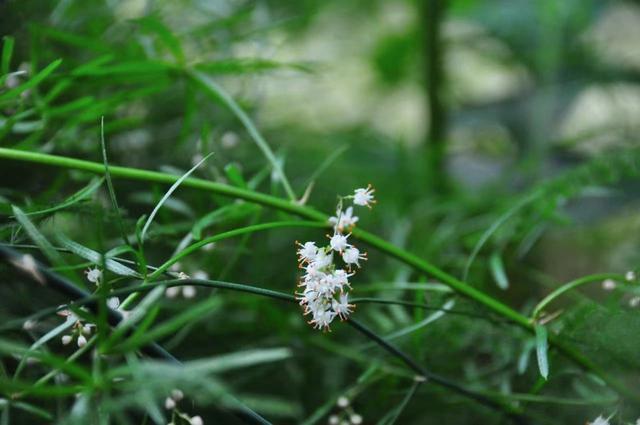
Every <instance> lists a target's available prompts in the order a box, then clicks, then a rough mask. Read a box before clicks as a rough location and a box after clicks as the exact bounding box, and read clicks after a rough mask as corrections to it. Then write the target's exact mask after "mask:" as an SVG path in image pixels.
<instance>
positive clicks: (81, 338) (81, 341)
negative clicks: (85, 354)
mask: <svg viewBox="0 0 640 425" xmlns="http://www.w3.org/2000/svg"><path fill="white" fill-rule="evenodd" d="M77 342H78V347H80V348H82V347H84V346H85V345H87V338H85V337H84V335H78V341H77Z"/></svg>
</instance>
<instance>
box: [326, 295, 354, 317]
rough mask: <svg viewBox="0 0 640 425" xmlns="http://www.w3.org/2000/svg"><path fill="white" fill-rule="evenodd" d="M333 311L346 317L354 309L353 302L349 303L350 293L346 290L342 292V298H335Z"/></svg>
mask: <svg viewBox="0 0 640 425" xmlns="http://www.w3.org/2000/svg"><path fill="white" fill-rule="evenodd" d="M331 306H332V308H333V311H334V312H335V313H336V314H337V315H338V316H339V317H340V318H341V319H342V320H344V319H346V318H347V316H348V315H349V313H351V312H352V311H353V307H354V306H353V304H349V295H348V294H347V293H346V292H343V293H341V294H340V300H339V301H337V300H335V299H334V300H333V301H332V304H331Z"/></svg>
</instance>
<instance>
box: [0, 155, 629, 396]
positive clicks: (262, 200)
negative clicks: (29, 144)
mask: <svg viewBox="0 0 640 425" xmlns="http://www.w3.org/2000/svg"><path fill="white" fill-rule="evenodd" d="M0 158H5V159H12V160H17V161H26V162H31V163H40V164H45V165H49V166H55V167H61V168H69V169H76V170H84V171H88V172H91V173H95V174H100V175H101V174H103V173H104V166H103V164H98V163H95V162H91V161H84V160H80V159H74V158H68V157H62V156H56V155H49V154H44V153H39V152H28V151H21V150H17V149H7V148H0ZM109 169H110V171H111V177H113V178H126V179H131V180H141V181H149V182H155V183H164V184H173V183H175V182H176V181H177V180H178V178H179V177H178V176H174V175H171V174H165V173H160V172H156V171H147V170H139V169H135V168H128V167H118V166H111V167H109ZM182 185H183V186H185V187H192V188H195V189H201V190H207V191H211V192H214V193H217V194H220V195H224V196H229V197H232V198H238V199H244V200H246V201H249V202H253V203H256V204H260V205H264V206H267V207H271V208H275V209H278V210H281V211H286V212H289V213H291V214H294V215H297V216H299V217H303V218H307V219H310V220H315V221H319V222H321V223H326V224H327V226H328V223H327V219H328V217H327V215H325V214H323V213H321V212H319V211H317V210H315V209H312V208H310V207H307V206H303V205H299V204H297V203H294V202H290V201H287V200H283V199H280V198H277V197H275V196H270V195H267V194H263V193H259V192H254V191H251V190H247V189H242V188H238V187H234V186H229V185H226V184H222V183H216V182H210V181H207V180H202V179H197V178H188V179H186V180H185V181H184V182H183V183H182ZM353 235H354V236H355V237H356V238H358V239H360V240H362V241H363V242H366V243H368V244H369V245H370V246H372V247H374V248H376V249H378V250H380V251H381V252H384V253H386V254H388V255H390V256H392V257H394V258H396V259H398V260H400V261H402V262H403V263H405V264H408V265H410V266H412V267H414V268H415V269H416V270H419V271H421V272H423V273H426V274H427V275H430V276H432V277H434V278H436V279H437V280H439V281H440V282H442V283H444V284H446V285H448V286H449V287H451V288H452V289H454V290H455V291H457V292H458V293H460V294H461V295H463V296H466V297H468V298H471V299H472V300H474V301H476V302H478V303H480V304H482V305H484V306H485V307H487V308H488V309H489V310H491V311H493V312H494V313H497V314H498V315H500V316H502V317H505V318H507V319H509V320H510V321H512V322H514V323H515V324H517V325H519V326H520V327H522V328H523V329H525V330H527V331H528V332H531V333H533V324H532V323H531V321H530V320H529V318H527V317H526V316H524V315H522V314H520V313H518V312H517V311H515V310H513V309H512V308H511V307H509V306H507V305H505V304H503V303H502V302H500V301H498V300H496V299H494V298H492V297H491V296H489V295H487V294H485V293H484V292H482V291H480V290H478V289H475V288H473V287H472V286H470V285H468V284H467V283H465V282H462V281H460V280H458V279H457V278H455V277H454V276H452V275H450V274H448V273H446V272H444V271H443V270H440V269H439V268H437V267H436V266H434V265H432V264H430V263H428V262H427V261H425V260H423V259H421V258H420V257H418V256H416V255H414V254H412V253H410V252H407V251H405V250H403V249H401V248H398V247H396V246H394V245H393V244H391V243H389V242H387V241H385V240H383V239H381V238H379V237H378V236H375V235H373V234H371V233H368V232H366V231H364V230H362V229H354V231H353ZM549 343H550V344H551V345H552V346H554V347H556V348H557V349H558V350H560V351H561V352H562V353H563V354H564V355H565V356H566V357H568V358H569V359H571V360H572V361H574V362H575V363H577V364H579V365H581V366H582V367H583V368H585V369H586V370H589V371H591V372H593V373H595V374H596V375H598V376H599V377H600V378H601V379H603V380H604V381H605V382H607V383H608V384H609V385H610V386H611V387H612V388H614V389H615V390H616V391H617V392H618V393H620V394H624V395H625V396H626V397H628V398H631V399H634V400H638V401H640V395H638V394H636V393H635V392H634V391H631V390H629V389H628V388H626V386H625V385H622V384H621V383H620V382H618V381H617V380H616V379H614V378H612V377H610V376H608V375H607V374H606V373H604V371H603V370H602V369H600V368H598V367H596V366H595V365H594V364H593V363H592V362H591V361H590V360H589V359H587V358H586V357H584V356H583V355H582V354H581V353H579V352H578V351H576V350H575V349H573V348H572V347H570V346H568V345H566V344H565V343H564V342H562V341H560V340H559V339H558V338H556V337H555V336H554V335H549Z"/></svg>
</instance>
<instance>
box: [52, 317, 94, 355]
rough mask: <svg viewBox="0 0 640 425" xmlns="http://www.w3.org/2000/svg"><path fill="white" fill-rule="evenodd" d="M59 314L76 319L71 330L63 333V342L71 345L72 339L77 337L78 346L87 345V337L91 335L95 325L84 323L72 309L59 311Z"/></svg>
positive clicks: (68, 318) (70, 319) (69, 318)
mask: <svg viewBox="0 0 640 425" xmlns="http://www.w3.org/2000/svg"><path fill="white" fill-rule="evenodd" d="M58 315H60V316H62V317H66V318H67V320H69V321H74V322H73V325H72V326H71V332H70V333H68V334H65V335H62V338H61V340H62V344H63V345H69V344H70V343H71V341H73V340H74V339H75V340H76V343H77V344H78V347H80V348H82V347H84V346H85V345H87V337H88V336H91V332H92V330H93V329H92V328H93V325H92V324H90V323H86V324H85V323H82V320H80V318H79V317H78V316H76V315H75V313H73V312H72V311H70V310H62V311H59V312H58Z"/></svg>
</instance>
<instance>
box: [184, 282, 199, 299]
mask: <svg viewBox="0 0 640 425" xmlns="http://www.w3.org/2000/svg"><path fill="white" fill-rule="evenodd" d="M182 296H183V297H185V298H193V297H195V296H196V287H195V286H191V285H188V286H183V287H182Z"/></svg>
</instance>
